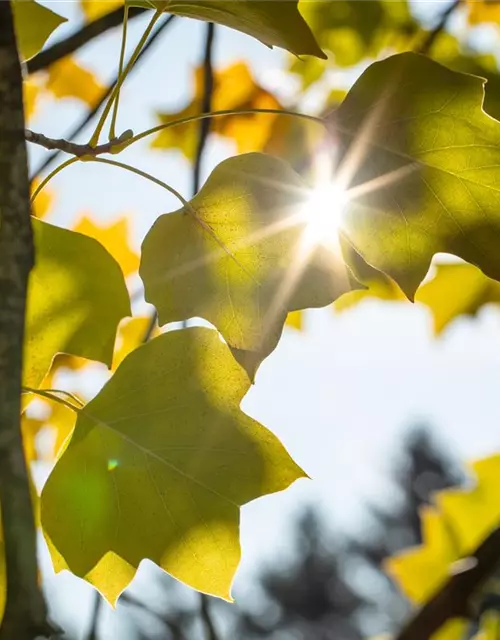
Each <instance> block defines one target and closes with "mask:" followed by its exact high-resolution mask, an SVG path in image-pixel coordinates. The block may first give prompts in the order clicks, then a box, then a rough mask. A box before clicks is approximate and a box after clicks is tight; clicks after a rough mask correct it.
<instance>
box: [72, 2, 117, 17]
mask: <svg viewBox="0 0 500 640" xmlns="http://www.w3.org/2000/svg"><path fill="white" fill-rule="evenodd" d="M120 5H123V0H80V6H81V8H82V11H83V14H84V16H85V18H86V20H87V22H92V21H93V20H97V18H100V17H101V16H103V15H105V14H106V13H109V12H110V11H114V10H115V9H117V8H118V7H119V6H120Z"/></svg>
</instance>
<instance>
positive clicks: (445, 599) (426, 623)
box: [395, 528, 500, 640]
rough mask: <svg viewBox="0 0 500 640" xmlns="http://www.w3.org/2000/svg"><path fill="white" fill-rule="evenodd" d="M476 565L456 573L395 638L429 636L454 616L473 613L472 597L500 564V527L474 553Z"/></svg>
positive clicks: (422, 639)
mask: <svg viewBox="0 0 500 640" xmlns="http://www.w3.org/2000/svg"><path fill="white" fill-rule="evenodd" d="M470 559H471V561H472V566H471V567H469V568H467V569H465V570H463V571H460V572H457V573H456V574H454V575H452V576H451V577H450V578H449V579H448V581H447V582H446V583H445V584H444V585H443V587H442V588H441V589H440V590H439V591H438V592H437V593H436V594H435V595H434V596H433V597H432V598H431V599H430V600H429V601H428V602H426V603H425V604H424V605H423V607H421V608H420V609H419V610H418V611H417V612H416V613H415V615H414V616H413V618H411V619H410V620H409V622H408V623H407V624H406V625H405V626H404V627H403V629H402V630H401V631H400V632H399V634H398V635H397V636H396V638H395V640H429V639H430V638H431V636H432V635H433V634H434V633H436V631H438V629H439V628H440V627H442V625H443V624H444V623H445V622H447V621H448V620H450V619H451V618H467V617H471V614H472V611H471V599H472V596H473V595H474V594H475V593H476V591H477V590H478V588H480V587H481V586H482V585H483V583H484V582H486V580H487V579H488V578H489V577H490V576H491V574H492V573H493V572H494V571H495V570H496V569H497V568H498V566H499V565H500V528H497V529H495V530H494V531H492V533H490V535H489V536H488V537H487V538H486V539H485V540H483V542H482V543H481V544H480V545H479V547H478V548H477V549H476V550H475V551H474V553H472V554H471V556H470Z"/></svg>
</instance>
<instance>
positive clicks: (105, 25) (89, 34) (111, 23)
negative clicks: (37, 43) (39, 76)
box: [27, 7, 147, 73]
mask: <svg viewBox="0 0 500 640" xmlns="http://www.w3.org/2000/svg"><path fill="white" fill-rule="evenodd" d="M145 11H147V9H144V8H142V7H131V8H130V9H129V14H128V19H129V20H133V19H134V18H137V17H139V16H141V15H143V14H144V12H145ZM122 22H123V7H118V9H115V10H114V11H111V12H110V13H107V14H106V15H104V16H101V17H100V18H97V20H94V21H93V22H90V23H88V24H86V25H84V26H83V27H82V28H81V29H79V30H78V31H75V32H74V33H71V34H70V35H69V36H68V37H67V38H64V40H59V42H56V43H54V44H53V45H52V46H50V47H47V48H46V49H44V50H43V51H40V53H39V54H37V55H36V56H35V57H33V58H31V60H28V62H27V67H28V73H36V72H37V71H42V70H43V69H47V67H50V65H51V64H53V63H54V62H58V61H59V60H61V59H62V58H65V57H66V56H68V55H70V54H72V53H74V52H75V51H77V50H78V49H81V48H82V47H83V46H85V45H86V44H87V43H89V42H90V41H91V40H94V38H97V37H99V36H100V35H102V34H103V33H105V32H106V31H109V30H110V29H114V28H115V27H118V26H119V25H120V24H121V23H122Z"/></svg>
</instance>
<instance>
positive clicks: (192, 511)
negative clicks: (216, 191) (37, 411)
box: [41, 327, 305, 602]
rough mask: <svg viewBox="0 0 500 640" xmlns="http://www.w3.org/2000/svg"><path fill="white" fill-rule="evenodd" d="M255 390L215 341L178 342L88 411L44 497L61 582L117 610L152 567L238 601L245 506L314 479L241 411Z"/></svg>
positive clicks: (166, 338) (196, 333) (147, 354)
mask: <svg viewBox="0 0 500 640" xmlns="http://www.w3.org/2000/svg"><path fill="white" fill-rule="evenodd" d="M249 387H250V382H249V379H248V376H247V375H246V373H245V372H244V371H243V369H241V367H240V366H239V365H238V364H237V362H236V361H235V360H234V358H233V357H232V355H231V352H230V351H229V349H228V348H227V345H225V344H224V343H223V342H222V341H221V340H220V338H219V335H218V334H217V332H216V331H213V330H212V329H206V328H201V327H195V328H191V329H184V330H181V331H171V332H168V333H165V334H162V335H160V336H159V337H157V338H154V339H153V340H151V341H150V342H149V343H147V344H145V345H143V346H141V347H139V348H138V349H136V350H134V351H133V352H132V353H131V354H129V355H128V356H127V357H126V358H125V360H124V361H123V362H122V364H121V365H120V366H119V368H118V369H117V371H116V373H115V374H114V375H113V377H112V378H111V379H110V380H109V382H108V383H107V384H106V385H105V386H104V388H103V389H102V390H101V391H100V393H99V394H98V395H97V396H96V397H95V398H94V399H93V400H92V401H91V402H90V403H89V404H87V405H86V407H85V408H84V409H83V410H82V411H81V413H80V415H79V416H78V420H77V424H76V427H75V431H74V433H73V436H72V438H71V440H70V443H69V444H68V446H67V447H66V449H65V450H64V453H63V454H62V456H61V457H60V459H59V460H58V462H57V464H56V466H55V468H54V470H53V472H52V474H51V475H50V477H49V479H48V481H47V483H46V485H45V487H44V489H43V492H42V498H41V517H42V526H43V530H44V533H45V536H46V538H47V540H48V543H49V547H50V549H51V552H52V557H53V560H54V562H55V566H56V570H60V569H62V568H69V569H70V570H71V571H72V572H73V573H75V574H76V575H77V576H81V577H83V578H86V579H87V580H89V581H90V582H91V583H92V584H94V585H95V586H96V587H97V588H98V589H99V590H100V591H101V593H103V594H104V595H105V596H106V597H107V598H108V599H109V600H110V601H112V602H114V601H115V600H116V598H117V597H118V595H119V594H120V592H121V591H122V590H123V589H124V588H125V587H126V586H127V584H128V581H129V580H130V579H131V577H132V575H133V571H135V569H137V567H138V565H139V563H140V562H141V560H143V559H145V558H149V559H151V560H153V561H154V562H156V563H157V564H158V565H159V566H161V567H162V568H163V569H165V570H166V571H168V572H169V573H170V574H171V575H173V576H174V577H176V578H178V579H179V580H182V581H183V582H185V583H186V584H188V585H190V586H191V587H194V588H195V589H198V590H200V591H203V592H205V593H209V594H212V595H216V596H219V597H222V598H226V599H230V586H231V582H232V579H233V576H234V573H235V571H236V568H237V566H238V563H239V560H240V545H239V538H238V534H239V509H240V506H241V505H243V504H245V503H247V502H249V501H251V500H254V499H255V498H258V497H260V496H262V495H265V494H268V493H273V492H276V491H281V490H283V489H285V488H287V487H288V486H289V485H290V484H291V483H292V482H294V481H295V480H296V479H298V478H300V477H305V474H304V472H303V471H302V470H301V469H300V468H299V467H298V466H297V465H296V464H295V463H294V462H293V461H292V459H291V458H290V456H289V455H288V453H287V452H286V451H285V449H284V447H283V445H282V444H281V443H280V442H279V440H278V439H277V438H276V437H275V436H274V435H273V434H271V433H270V432H269V431H268V430H267V429H266V428H265V427H263V426H262V425H260V424H258V423H257V422H255V420H253V419H252V418H250V417H248V416H247V415H245V414H244V413H243V412H242V411H241V410H240V408H239V406H240V403H241V400H242V399H243V396H244V395H245V394H246V392H247V391H248V389H249ZM117 576H118V577H117Z"/></svg>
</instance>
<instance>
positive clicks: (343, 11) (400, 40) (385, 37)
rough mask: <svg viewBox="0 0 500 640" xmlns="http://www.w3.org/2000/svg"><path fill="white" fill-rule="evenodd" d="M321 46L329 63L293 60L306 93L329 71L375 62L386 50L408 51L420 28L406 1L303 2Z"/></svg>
mask: <svg viewBox="0 0 500 640" xmlns="http://www.w3.org/2000/svg"><path fill="white" fill-rule="evenodd" d="M299 9H300V11H301V12H302V15H303V16H304V18H305V20H306V22H307V23H308V24H309V26H310V27H311V30H312V32H313V33H314V35H315V37H316V39H317V41H318V44H319V46H320V47H321V48H322V49H323V50H324V51H325V52H327V53H329V54H331V55H330V56H329V61H328V63H326V64H325V63H323V62H320V61H319V60H315V59H314V58H306V59H305V60H302V59H299V60H296V59H294V60H292V62H291V65H290V70H291V71H292V72H293V73H297V74H299V75H300V76H301V78H302V87H303V88H304V89H307V88H308V87H309V86H310V85H312V84H313V83H314V82H316V81H317V80H319V79H320V78H321V77H322V76H323V73H324V72H325V71H326V70H328V68H329V67H330V68H331V67H334V68H338V67H349V66H352V65H355V64H358V63H359V62H361V61H362V60H363V59H366V58H375V57H377V56H378V55H379V53H380V52H381V51H382V50H383V49H384V48H388V47H391V48H392V49H393V50H394V49H396V50H397V49H398V44H402V45H403V48H405V49H406V48H409V45H410V37H411V36H412V34H414V33H415V32H417V30H418V24H417V22H416V21H415V20H414V19H413V18H412V16H411V12H410V8H409V5H408V2H407V1H406V0H370V1H369V2H366V1H362V2H360V1H359V0H335V2H325V0H303V1H301V2H300V3H299Z"/></svg>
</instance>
